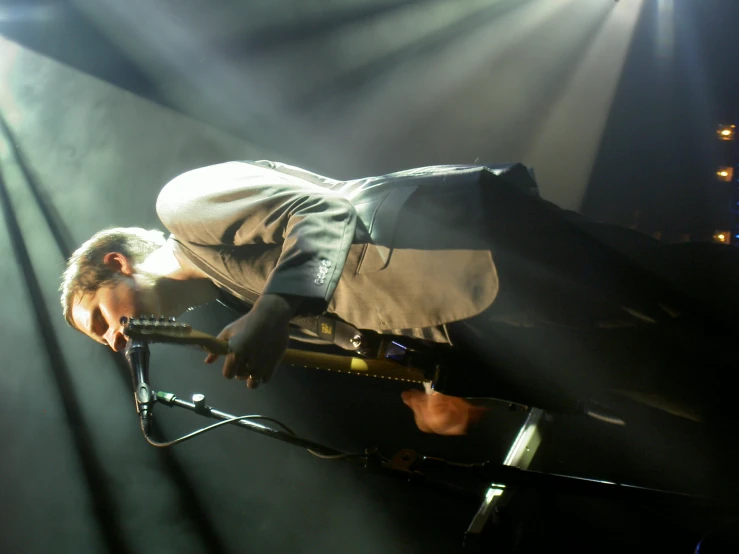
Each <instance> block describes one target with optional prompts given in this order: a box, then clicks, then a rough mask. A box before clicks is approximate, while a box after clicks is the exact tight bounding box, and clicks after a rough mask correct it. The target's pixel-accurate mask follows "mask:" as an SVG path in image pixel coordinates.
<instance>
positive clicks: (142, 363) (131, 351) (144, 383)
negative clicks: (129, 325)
mask: <svg viewBox="0 0 739 554" xmlns="http://www.w3.org/2000/svg"><path fill="white" fill-rule="evenodd" d="M126 360H127V361H128V365H129V367H130V368H131V379H132V381H133V396H134V398H135V400H136V411H137V412H138V414H139V420H140V422H141V430H142V431H143V432H144V435H146V436H148V435H149V431H150V430H151V422H150V420H149V416H150V415H152V410H153V409H154V397H153V395H152V391H151V389H150V388H149V343H148V342H147V341H145V340H141V339H134V338H129V339H128V344H127V345H126Z"/></svg>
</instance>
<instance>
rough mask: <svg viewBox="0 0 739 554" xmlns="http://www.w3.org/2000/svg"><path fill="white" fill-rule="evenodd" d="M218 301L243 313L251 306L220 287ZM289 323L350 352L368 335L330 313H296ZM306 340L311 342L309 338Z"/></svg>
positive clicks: (310, 335)
mask: <svg viewBox="0 0 739 554" xmlns="http://www.w3.org/2000/svg"><path fill="white" fill-rule="evenodd" d="M218 303H219V304H222V305H223V306H226V307H227V308H230V309H231V310H233V311H235V312H237V313H239V314H241V315H244V314H246V313H247V312H248V311H249V309H250V308H251V306H249V305H248V304H246V303H245V302H243V301H241V300H240V299H238V298H237V297H235V296H233V295H232V294H229V293H228V292H227V291H225V290H223V289H221V295H220V298H218ZM290 323H291V324H292V325H294V326H296V327H299V328H300V329H303V330H304V331H307V334H308V337H311V338H312V337H313V336H315V338H316V339H318V340H319V341H321V342H328V343H331V344H334V345H336V346H338V347H339V348H342V349H343V350H347V351H350V352H357V351H359V350H360V349H361V348H362V346H363V345H365V344H366V343H367V339H368V337H366V336H365V335H366V333H364V332H362V331H360V330H359V329H357V328H356V327H354V326H353V325H351V324H349V323H346V322H345V321H342V320H340V319H338V318H337V317H332V316H331V315H318V316H314V315H298V316H294V317H293V318H292V319H291V320H290ZM291 338H295V339H296V340H306V338H307V337H306V336H305V335H300V336H292V337H291ZM306 342H313V341H312V340H310V338H309V339H308V340H307V341H306Z"/></svg>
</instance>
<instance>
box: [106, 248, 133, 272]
mask: <svg viewBox="0 0 739 554" xmlns="http://www.w3.org/2000/svg"><path fill="white" fill-rule="evenodd" d="M103 263H104V264H105V265H106V266H108V268H109V269H111V270H113V271H114V272H120V273H123V275H125V276H127V277H131V276H132V275H133V264H132V263H131V260H129V259H128V258H127V257H126V256H125V254H121V253H120V252H108V253H107V254H106V255H105V256H104V257H103Z"/></svg>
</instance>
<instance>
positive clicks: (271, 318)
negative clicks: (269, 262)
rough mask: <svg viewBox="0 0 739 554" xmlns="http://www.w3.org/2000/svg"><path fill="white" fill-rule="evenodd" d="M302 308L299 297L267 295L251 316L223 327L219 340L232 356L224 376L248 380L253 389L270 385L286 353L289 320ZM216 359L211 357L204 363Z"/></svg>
mask: <svg viewBox="0 0 739 554" xmlns="http://www.w3.org/2000/svg"><path fill="white" fill-rule="evenodd" d="M299 305H300V298H298V297H290V296H283V295H279V294H265V295H262V296H261V297H260V298H259V300H257V301H256V302H255V303H254V307H253V308H252V309H251V311H250V312H249V313H248V314H246V315H245V316H243V317H240V318H239V319H237V320H236V321H234V322H233V323H231V324H229V325H227V326H226V327H224V328H223V330H222V331H221V332H220V333H219V334H218V338H219V339H223V340H228V344H229V349H230V353H229V354H228V355H226V359H225V361H224V362H223V376H224V377H225V378H226V379H233V378H234V377H236V379H245V380H246V386H247V387H249V388H250V389H254V388H256V387H257V386H258V385H259V384H260V383H266V382H268V381H269V380H270V378H271V377H272V374H273V373H274V372H275V369H276V368H277V364H278V363H279V362H280V360H281V359H282V357H283V356H284V354H285V350H286V349H287V342H288V339H289V337H290V332H289V324H290V318H292V316H293V315H295V311H296V310H297V309H298V306H299ZM217 359H218V356H217V355H215V354H208V356H207V357H206V358H205V363H207V364H211V363H213V362H215V361H216V360H217Z"/></svg>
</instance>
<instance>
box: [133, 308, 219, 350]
mask: <svg viewBox="0 0 739 554" xmlns="http://www.w3.org/2000/svg"><path fill="white" fill-rule="evenodd" d="M124 320H125V321H124ZM121 323H122V324H123V334H124V335H126V336H128V337H131V338H138V339H143V340H146V341H148V342H162V343H169V344H192V345H196V346H200V347H201V348H203V349H204V350H207V351H208V352H211V353H213V354H227V353H228V341H224V340H220V339H218V338H216V337H214V336H212V335H208V334H206V333H201V332H200V331H195V330H193V328H192V327H191V326H190V325H188V324H187V323H177V322H176V321H175V318H173V317H171V318H169V319H167V318H164V317H160V318H157V317H154V316H150V317H139V318H130V319H129V318H126V317H124V318H121Z"/></svg>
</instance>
